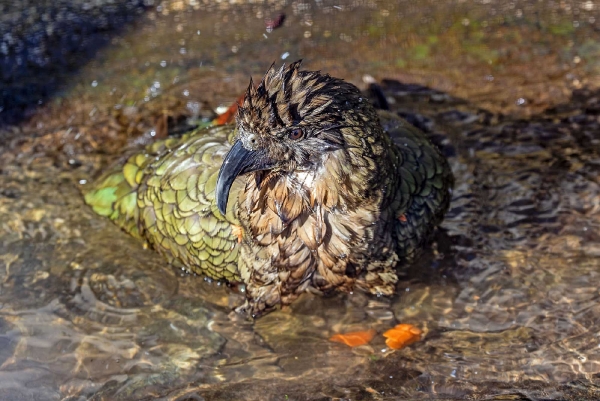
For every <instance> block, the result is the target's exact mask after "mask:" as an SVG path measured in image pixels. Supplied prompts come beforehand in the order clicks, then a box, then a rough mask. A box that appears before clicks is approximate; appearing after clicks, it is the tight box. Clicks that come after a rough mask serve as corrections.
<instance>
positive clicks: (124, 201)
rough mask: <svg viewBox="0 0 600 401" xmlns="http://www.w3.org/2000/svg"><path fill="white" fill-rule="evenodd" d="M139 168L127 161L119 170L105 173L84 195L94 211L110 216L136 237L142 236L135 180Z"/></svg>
mask: <svg viewBox="0 0 600 401" xmlns="http://www.w3.org/2000/svg"><path fill="white" fill-rule="evenodd" d="M138 170H139V169H138V168H137V166H135V165H132V164H130V163H127V164H126V165H125V166H124V167H122V168H120V169H119V170H116V171H115V170H113V171H111V172H109V173H107V174H105V175H104V176H103V177H101V178H100V179H99V180H98V181H97V182H96V183H95V185H94V186H93V187H92V188H90V189H89V190H88V191H86V193H85V195H84V199H85V202H86V203H87V204H88V205H90V206H91V207H92V209H93V210H94V212H96V213H98V214H99V215H101V216H105V217H108V218H109V219H111V220H112V221H114V222H115V223H116V224H117V225H118V226H119V227H121V228H123V229H124V230H125V231H127V232H128V233H129V234H131V235H133V236H135V237H140V235H139V230H138V221H139V209H138V206H137V187H138V184H137V183H136V180H135V178H136V174H137V173H138Z"/></svg>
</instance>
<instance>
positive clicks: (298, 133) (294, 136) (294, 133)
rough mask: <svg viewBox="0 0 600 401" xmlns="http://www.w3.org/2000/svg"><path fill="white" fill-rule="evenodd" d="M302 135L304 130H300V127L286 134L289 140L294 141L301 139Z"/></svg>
mask: <svg viewBox="0 0 600 401" xmlns="http://www.w3.org/2000/svg"><path fill="white" fill-rule="evenodd" d="M303 136H304V131H303V130H302V128H294V129H293V130H292V131H290V133H289V134H288V138H290V139H291V140H294V141H297V140H298V139H301V138H302V137H303Z"/></svg>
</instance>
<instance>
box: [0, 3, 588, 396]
mask: <svg viewBox="0 0 600 401" xmlns="http://www.w3.org/2000/svg"><path fill="white" fill-rule="evenodd" d="M59 4H60V3H59ZM77 4H78V3H77ZM81 4H85V2H82V3H81ZM95 4H96V6H95V7H98V4H100V5H102V4H103V3H102V2H96V3H95ZM107 4H108V3H107ZM123 4H125V3H123ZM132 4H133V3H132ZM137 6H139V7H141V9H143V14H140V11H139V9H138V8H136V9H135V10H136V11H135V12H133V11H123V10H124V9H120V8H118V7H117V8H110V9H109V11H110V10H112V11H111V12H115V13H117V14H116V15H125V16H124V17H121V18H122V21H125V22H127V21H129V23H128V24H125V22H124V23H123V26H119V27H118V29H117V27H110V26H109V27H108V28H102V27H100V28H94V29H96V30H94V29H90V32H88V33H84V36H85V35H89V36H85V37H87V38H95V37H96V36H94V35H100V36H102V38H103V40H102V41H100V40H92V39H89V43H93V44H94V46H93V49H91V48H87V50H86V52H87V53H86V52H84V51H83V50H81V49H79V48H75V49H74V50H73V49H70V48H67V50H66V51H65V53H64V54H65V56H64V57H66V61H64V60H63V61H62V64H60V63H59V64H58V65H59V66H61V65H63V66H65V67H64V68H58V69H50V70H49V69H48V68H47V67H46V66H45V65H44V64H43V63H34V62H32V63H29V64H27V65H26V67H23V68H28V70H26V72H27V73H28V74H25V73H24V72H23V71H21V73H20V74H21V75H7V74H9V72H7V70H3V74H4V77H5V79H6V77H7V76H9V77H10V79H11V80H12V81H11V82H12V83H13V84H14V83H16V84H19V85H17V86H18V87H20V88H27V90H24V91H17V92H10V91H9V95H12V94H14V93H19V96H23V98H24V99H25V101H24V103H19V104H20V105H22V104H26V105H27V107H25V108H23V107H21V106H19V108H17V109H14V108H12V109H11V107H8V106H10V105H11V104H14V103H10V104H8V103H7V104H8V106H6V105H5V106H4V107H5V108H4V110H3V111H2V112H1V113H0V116H7V115H8V114H7V113H10V118H6V120H5V122H10V123H11V124H10V125H4V127H3V128H2V130H1V131H0V137H1V138H2V142H1V143H0V152H1V154H2V162H1V164H0V344H1V346H0V399H7V400H18V399H27V400H61V399H64V400H70V401H72V400H84V399H92V400H103V399H106V400H137V399H140V400H141V399H155V398H157V399H170V400H200V399H211V400H212V399H223V400H226V399H257V400H258V399H260V400H263V399H273V400H286V399H300V400H303V399H310V400H313V399H314V400H317V399H328V398H329V397H331V398H338V399H374V400H378V399H394V398H407V397H410V398H431V397H438V398H459V399H461V398H465V397H472V398H485V399H531V400H537V399H569V398H570V399H597V398H599V397H600V394H598V392H599V391H598V387H597V386H598V385H600V382H599V380H600V379H599V378H600V376H599V375H600V363H599V362H598V361H600V338H599V337H598V334H597V333H598V332H600V326H599V323H598V322H600V302H599V300H600V293H599V292H598V282H599V279H600V277H599V276H600V268H599V267H600V258H599V257H600V248H599V247H598V245H597V244H598V237H599V235H598V232H599V231H598V225H599V223H600V221H599V217H600V203H599V202H600V201H599V199H600V197H599V195H600V193H599V192H600V181H599V172H600V167H599V166H600V156H599V154H598V153H599V151H600V147H599V143H600V142H599V141H600V137H599V136H598V132H600V127H599V125H600V122H599V121H600V120H599V118H598V116H599V115H600V91H598V90H597V89H595V88H597V87H598V70H597V66H598V65H600V64H598V58H599V57H600V51H599V49H598V47H597V45H596V43H598V39H599V38H598V36H600V34H599V33H598V29H597V28H598V22H597V21H598V18H599V17H600V16H599V15H598V7H599V6H600V4H597V3H596V2H591V1H589V2H551V1H543V2H533V1H515V2H512V3H506V4H505V3H504V2H495V1H479V2H475V1H456V2H447V3H445V4H442V5H440V4H439V3H438V2H431V3H429V2H420V3H419V4H418V5H416V4H413V3H412V2H400V3H395V2H384V1H382V2H367V1H365V2H354V3H348V4H341V5H340V4H338V3H333V2H325V1H319V2H272V3H268V4H262V3H261V4H252V3H249V4H247V3H245V4H238V5H231V4H229V3H225V2H222V3H215V4H213V5H208V4H203V3H201V2H192V1H189V2H185V1H170V2H162V3H160V4H159V3H158V2H146V3H144V4H142V5H136V7H137ZM23 7H25V6H23ZM46 7H51V6H50V5H48V6H46ZM57 7H59V8H60V7H61V6H57ZM30 10H31V8H30ZM85 10H87V8H85V7H83V6H82V8H81V9H78V11H77V12H79V13H81V14H82V15H84V16H85V15H87V14H86V13H87V12H88V11H85ZM91 10H92V11H93V12H92V11H89V13H90V14H91V15H96V14H94V13H95V12H97V11H94V10H97V9H96V8H93V7H92V8H91ZM102 10H104V11H102V12H104V13H105V15H108V14H107V13H109V11H106V10H105V9H102ZM115 10H116V11H115ZM130 12H131V13H132V14H129V13H130ZM281 13H285V15H286V19H285V21H284V23H283V25H282V26H281V27H279V28H277V29H275V30H273V31H272V32H267V30H266V25H268V24H266V23H265V19H271V20H273V19H276V18H277V17H278V16H279V15H280V14H281ZM110 15H113V14H110ZM133 16H135V17H133ZM40 18H41V17H40ZM92 20H93V19H92ZM119 21H121V20H119ZM599 22H600V21H599ZM92 25H93V24H92ZM42 26H43V24H42ZM66 26H67V27H66V28H64V29H66V30H67V31H66V34H68V33H69V32H68V29H70V28H69V26H70V25H68V24H67V25H66ZM25 31H27V30H25ZM25 37H27V35H25ZM35 38H37V39H35ZM35 38H34V39H31V43H36V42H35V40H39V41H42V42H43V41H44V40H45V39H44V38H41V39H40V37H37V36H36V37H35ZM34 48H35V46H34ZM91 50H93V51H91ZM42 53H43V52H42ZM10 54H13V55H14V54H16V53H10ZM82 54H84V55H85V56H86V57H87V58H86V60H84V61H82V60H81V58H82V56H81V55H82ZM284 56H285V57H284ZM15 57H16V56H15ZM49 57H50V58H49V60H53V59H52V57H58V58H59V59H60V57H59V56H56V55H50V56H49ZM61 57H62V56H61ZM282 58H285V61H291V60H295V59H298V58H304V59H305V64H306V67H307V68H320V69H323V70H324V71H327V72H330V73H331V74H333V75H336V76H340V77H344V78H346V79H348V80H350V81H352V82H355V83H357V84H359V85H360V86H361V87H362V88H366V87H367V85H366V83H368V82H370V81H371V80H373V79H374V80H376V81H378V82H379V83H380V85H381V89H382V91H383V94H384V95H385V96H386V98H387V101H388V103H389V104H390V107H391V108H392V110H395V111H398V112H400V114H401V115H403V116H405V117H406V118H408V119H409V120H410V121H411V122H413V123H415V124H416V125H418V126H419V127H420V128H422V129H424V130H425V131H426V132H427V133H428V134H429V135H431V137H432V138H433V140H434V141H436V142H437V143H438V144H439V145H440V147H441V148H442V149H443V151H444V152H445V153H446V154H447V155H448V157H449V160H450V162H451V165H452V168H453V171H454V173H455V176H456V187H455V192H454V200H453V202H452V205H451V210H450V211H449V213H448V217H447V218H446V220H445V222H444V224H443V226H442V229H441V230H439V232H438V233H437V234H436V238H435V242H434V244H433V245H432V246H431V247H430V248H429V249H427V250H426V252H425V253H424V256H423V258H422V259H421V260H420V261H419V262H418V263H417V264H415V265H413V266H410V267H407V268H406V269H405V271H404V272H403V273H402V278H401V282H400V283H399V285H398V294H397V295H396V296H395V297H393V298H389V299H388V298H376V297H371V296H367V295H364V294H358V293H357V294H352V295H336V296H334V297H330V298H320V297H315V296H312V295H305V296H302V297H301V298H300V299H299V300H298V301H297V302H296V303H294V304H293V305H292V306H291V307H289V308H286V309H284V310H281V311H277V312H274V313H271V314H269V315H267V316H265V317H263V318H261V319H259V320H257V321H255V322H249V321H246V320H244V319H242V318H241V317H239V316H236V315H235V314H231V313H230V310H231V307H232V305H234V304H235V303H236V302H239V300H240V299H241V297H242V295H241V294H239V293H238V292H236V290H235V289H231V288H228V287H227V286H225V285H223V284H219V283H214V282H213V283H211V282H208V281H205V280H204V279H202V278H201V277H197V276H192V275H187V274H185V273H183V272H182V271H179V270H176V269H174V268H172V267H170V266H168V265H167V264H166V263H165V262H164V261H163V259H162V258H161V257H160V256H158V255H157V254H155V253H154V252H152V251H151V250H145V249H143V248H142V247H141V245H140V244H139V242H137V241H136V240H134V239H132V238H129V237H128V236H127V235H125V234H123V233H121V232H120V231H119V230H118V229H117V228H116V227H114V226H113V225H112V224H111V223H109V222H107V221H106V220H104V219H102V218H100V217H98V216H96V215H94V214H93V213H92V212H91V211H90V210H89V209H88V208H87V207H86V206H85V205H84V204H83V201H82V199H81V196H80V193H79V187H80V186H81V185H86V182H87V181H88V180H90V179H91V178H92V177H93V176H94V175H96V174H97V173H98V172H100V171H102V170H103V169H104V168H106V166H107V165H108V164H109V163H110V162H111V161H113V160H115V158H117V157H118V155H119V154H121V153H122V152H123V149H124V148H125V147H128V146H136V143H140V142H147V141H149V140H152V137H153V136H160V135H162V134H164V132H165V127H180V126H182V125H185V122H186V119H187V118H188V117H194V118H203V117H211V116H212V115H213V113H214V112H213V110H214V109H215V108H216V107H217V106H221V105H227V104H229V103H231V102H232V101H233V100H234V99H235V98H236V97H237V96H238V95H239V94H240V93H241V92H242V91H243V90H244V88H245V86H246V85H247V82H248V77H249V75H254V76H255V77H260V74H261V73H262V72H264V70H266V68H267V67H268V66H269V65H270V63H271V62H273V61H276V62H278V63H279V62H282ZM61 60H62V59H61ZM3 68H4V67H3ZM11 71H12V70H11ZM11 74H12V73H11ZM44 74H47V76H49V77H52V80H50V81H51V82H50V81H49V82H50V84H51V85H50V84H49V86H48V87H44V85H41V86H39V85H38V86H36V85H33V86H32V85H30V83H29V81H28V79H30V78H31V79H33V78H35V77H37V78H39V77H45V75H44ZM384 78H387V79H388V80H384ZM39 81H40V79H37V80H36V82H37V83H39ZM398 81H402V82H403V83H400V82H398ZM41 82H42V83H43V82H44V81H43V80H41ZM40 87H41V88H42V89H40ZM6 98H7V97H4V96H3V99H6ZM8 98H10V96H9V97H8ZM34 99H38V100H42V101H41V104H38V103H39V102H38V101H37V100H34ZM398 322H402V323H411V324H414V325H416V326H418V327H420V328H422V329H423V330H424V331H425V333H426V336H425V338H424V340H423V341H421V342H419V343H415V344H413V345H411V346H409V347H408V348H406V349H403V350H401V351H392V350H389V349H387V348H386V347H385V343H384V341H383V340H384V339H383V337H382V336H381V333H382V332H383V331H385V330H386V329H387V328H389V327H392V326H393V325H395V324H396V323H398ZM371 327H372V328H375V329H376V330H377V331H378V335H377V336H376V338H375V339H374V340H373V342H372V343H371V344H370V345H367V346H363V347H358V348H354V349H350V348H348V347H345V346H343V345H340V344H338V343H332V342H330V341H328V338H329V337H330V336H331V335H333V334H335V333H338V332H345V331H351V330H364V329H368V328H371Z"/></svg>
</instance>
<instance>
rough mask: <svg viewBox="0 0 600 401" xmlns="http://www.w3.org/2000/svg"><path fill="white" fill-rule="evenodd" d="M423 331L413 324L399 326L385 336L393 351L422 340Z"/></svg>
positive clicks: (384, 334)
mask: <svg viewBox="0 0 600 401" xmlns="http://www.w3.org/2000/svg"><path fill="white" fill-rule="evenodd" d="M421 334H423V332H422V331H421V329H419V328H417V327H415V326H413V325H412V324H404V323H403V324H399V325H397V326H396V327H394V328H393V329H389V330H388V331H386V332H385V333H383V336H384V337H385V338H386V340H385V343H386V345H387V346H388V347H390V348H392V349H401V348H404V347H406V346H407V345H410V344H412V343H414V342H417V341H419V340H421Z"/></svg>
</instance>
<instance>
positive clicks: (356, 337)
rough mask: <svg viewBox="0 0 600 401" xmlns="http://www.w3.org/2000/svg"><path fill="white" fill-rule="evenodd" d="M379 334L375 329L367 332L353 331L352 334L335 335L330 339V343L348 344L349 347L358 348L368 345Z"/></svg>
mask: <svg viewBox="0 0 600 401" xmlns="http://www.w3.org/2000/svg"><path fill="white" fill-rule="evenodd" d="M376 333H377V332H376V331H375V330H373V329H371V330H366V331H352V332H350V333H343V334H335V335H333V336H331V337H330V338H329V341H334V342H336V343H342V344H346V345H347V346H349V347H358V346H359V345H365V344H368V343H369V342H370V341H371V340H372V339H373V337H375V334H376Z"/></svg>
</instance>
